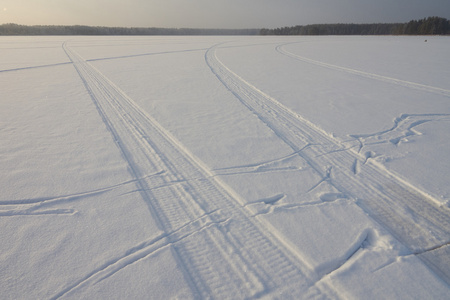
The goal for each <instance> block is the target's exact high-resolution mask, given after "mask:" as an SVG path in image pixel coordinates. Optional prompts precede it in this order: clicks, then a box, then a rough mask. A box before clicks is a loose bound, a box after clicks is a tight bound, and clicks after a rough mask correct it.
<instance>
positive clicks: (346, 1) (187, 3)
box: [0, 0, 450, 28]
mask: <svg viewBox="0 0 450 300" xmlns="http://www.w3.org/2000/svg"><path fill="white" fill-rule="evenodd" d="M430 16H439V17H443V18H447V19H450V0H0V24H4V23H17V24H24V25H92V26H120V27H170V28H181V27H189V28H277V27H284V26H294V25H307V24H318V23H394V22H407V21H410V20H412V19H422V18H425V17H430Z"/></svg>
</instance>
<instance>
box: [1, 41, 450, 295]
mask: <svg viewBox="0 0 450 300" xmlns="http://www.w3.org/2000/svg"><path fill="white" fill-rule="evenodd" d="M425 39H426V40H427V41H426V42H425ZM0 41H1V43H0V52H1V53H2V55H1V57H0V87H1V98H0V99H1V100H0V140H1V141H2V142H1V144H0V165H1V168H2V174H3V175H2V176H1V177H0V187H1V190H2V193H1V194H0V222H1V228H2V230H1V231H0V235H1V240H2V243H1V245H0V262H1V266H2V268H1V270H0V278H1V280H0V292H1V294H2V298H4V299H59V298H61V299H80V298H83V299H95V298H104V299H106V298H108V299H168V298H183V299H184V298H186V299H198V298H213V299H224V298H226V299H247V298H252V299H253V298H265V299H273V298H294V299H306V298H313V299H316V298H319V299H322V298H323V299H327V298H331V299H352V298H354V299H389V298H390V299H399V298H401V299H408V298H411V299H445V298H447V297H448V295H449V292H450V288H449V284H450V271H449V270H450V185H449V184H448V183H449V182H450V157H449V155H448V154H449V151H450V58H449V55H448V53H450V38H449V37H437V36H436V37H420V36H414V37H398V36H379V37H348V36H341V37H336V36H335V37H304V36H298V37H259V36H254V37H232V36H229V37H198V36H197V37H177V36H167V37H165V36H164V37H158V36H152V37H0Z"/></svg>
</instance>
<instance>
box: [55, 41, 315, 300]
mask: <svg viewBox="0 0 450 300" xmlns="http://www.w3.org/2000/svg"><path fill="white" fill-rule="evenodd" d="M63 49H64V51H65V52H66V54H67V55H68V57H69V58H70V59H71V61H72V62H73V65H74V67H75V68H76V70H77V72H78V73H79V75H80V77H81V79H82V81H83V82H84V84H85V86H86V89H87V90H88V91H89V93H90V95H91V98H92V100H93V102H94V104H95V105H96V107H97V110H98V112H99V114H100V116H101V117H102V119H103V122H104V123H105V125H106V127H107V128H108V130H109V131H110V132H111V134H112V136H113V138H114V140H115V142H116V144H117V146H118V148H119V150H120V151H121V153H122V155H123V157H124V158H125V160H126V161H127V162H128V165H129V169H130V173H131V174H132V175H133V177H134V179H135V180H136V184H137V186H138V189H139V191H140V193H141V195H142V197H143V199H144V201H145V202H146V204H147V206H148V208H149V210H150V212H151V213H152V215H153V217H154V219H155V220H156V222H157V223H158V226H159V228H160V229H161V230H162V231H163V233H164V235H165V238H166V239H167V241H168V243H169V244H170V245H171V246H172V247H171V248H172V251H173V253H174V257H175V259H177V260H178V261H179V262H180V263H181V265H182V266H183V268H184V270H185V271H184V273H185V276H186V278H187V280H188V282H189V284H190V285H191V288H192V289H193V292H194V294H197V296H200V297H202V298H209V297H214V298H216V297H218V298H221V297H229V298H253V297H258V296H261V295H264V294H267V293H272V292H280V291H284V290H289V292H290V293H292V294H293V295H301V294H302V292H303V291H304V288H305V287H309V286H312V284H313V279H314V278H313V276H312V275H311V274H310V273H311V272H310V270H308V269H307V268H306V267H305V265H304V264H302V263H301V261H299V260H298V258H297V257H296V256H294V255H293V254H292V253H291V252H290V250H289V249H288V248H286V247H284V246H283V245H282V244H280V243H279V241H278V240H277V239H276V237H275V236H274V235H272V234H271V233H270V232H269V231H268V230H267V228H266V227H265V226H264V225H263V224H261V223H259V221H257V220H255V219H253V218H252V217H251V216H250V213H249V211H247V210H246V209H245V208H244V207H242V205H241V204H240V203H239V201H240V199H239V196H237V195H236V194H235V193H234V192H233V191H232V190H231V189H230V188H229V187H228V186H226V185H225V184H224V183H223V182H221V181H220V180H219V179H218V178H215V177H214V176H212V173H211V172H210V171H209V170H208V169H207V168H206V167H205V166H204V165H203V164H202V162H201V161H199V160H198V159H196V158H195V157H194V156H193V155H192V154H190V152H189V151H188V150H187V149H186V148H184V147H183V146H182V145H181V144H180V143H179V142H178V141H177V140H176V139H175V138H174V137H173V136H172V135H171V134H170V133H169V132H167V131H166V130H165V129H164V128H162V127H161V126H160V125H159V124H158V123H157V122H156V121H155V120H154V119H153V118H152V117H150V116H149V115H147V114H146V113H145V112H144V111H142V110H141V109H140V108H139V107H138V106H137V105H136V104H135V103H134V101H133V100H131V99H130V98H129V97H128V96H126V95H125V93H123V92H122V91H121V90H120V89H119V88H118V87H117V86H115V85H114V84H113V83H112V82H111V81H109V80H108V79H107V78H106V77H105V76H104V75H102V74H101V73H100V72H99V71H98V70H96V69H95V68H94V67H93V66H92V65H90V64H89V63H88V62H86V61H85V60H84V59H83V58H81V57H80V56H79V55H78V54H77V53H75V52H74V51H73V50H71V49H70V48H69V47H67V45H66V44H64V45H63ZM157 172H161V174H160V176H154V177H152V178H151V179H149V178H146V176H147V175H148V173H151V174H155V173H157ZM212 212H214V213H212ZM202 216H204V217H203V218H202V222H203V223H210V224H211V225H210V226H208V227H207V228H204V230H200V229H201V228H203V227H201V226H200V225H198V226H197V227H196V228H192V227H189V228H190V229H191V234H189V235H188V236H187V237H186V238H183V239H180V236H179V234H170V233H172V232H174V231H175V232H177V231H176V229H177V228H183V227H184V226H186V224H191V223H192V222H193V221H194V220H197V219H199V218H201V217H202ZM223 220H228V221H227V222H223ZM199 226H200V227H199ZM133 249H134V248H133ZM131 252H132V251H131ZM124 258H126V257H124ZM119 260H120V259H119ZM117 261H118V260H115V261H113V262H112V263H111V264H110V265H106V266H104V267H103V268H100V269H99V271H98V272H100V271H102V270H103V269H106V268H108V267H109V266H111V267H113V265H115V264H116V262H117ZM124 267H126V265H125V266H124ZM98 272H95V271H94V272H93V273H91V274H90V275H89V276H86V277H85V278H84V279H82V280H81V281H79V282H77V283H75V284H72V285H70V284H69V285H68V286H67V287H65V288H64V290H63V292H60V293H58V294H57V296H55V297H54V298H55V299H56V298H59V297H62V296H65V295H68V294H71V293H74V292H76V291H78V290H79V289H80V288H82V287H85V286H88V285H89V284H91V283H92V282H93V280H94V278H95V277H97V273H98Z"/></svg>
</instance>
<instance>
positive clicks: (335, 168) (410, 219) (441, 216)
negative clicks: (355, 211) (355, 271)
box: [205, 45, 450, 268]
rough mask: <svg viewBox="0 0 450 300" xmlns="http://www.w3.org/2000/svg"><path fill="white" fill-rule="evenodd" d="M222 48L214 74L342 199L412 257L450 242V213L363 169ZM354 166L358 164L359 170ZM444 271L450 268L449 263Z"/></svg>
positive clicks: (387, 176) (380, 171)
mask: <svg viewBox="0 0 450 300" xmlns="http://www.w3.org/2000/svg"><path fill="white" fill-rule="evenodd" d="M218 46H219V45H216V46H213V47H211V48H210V49H209V50H208V51H207V53H206V54H205V60H206V62H207V64H208V65H209V67H210V69H211V71H212V72H213V73H214V74H215V75H216V77H217V78H218V79H219V80H220V81H221V82H222V83H223V85H225V87H226V88H227V89H228V90H229V91H230V92H231V93H233V94H234V95H235V96H236V97H237V98H238V99H239V100H240V101H241V102H242V104H243V105H245V106H246V107H247V108H248V109H249V110H250V111H252V112H253V113H254V114H255V115H256V116H257V117H258V118H259V119H260V120H261V121H262V122H264V123H265V124H266V126H268V127H269V128H270V129H271V130H272V131H273V132H274V133H275V134H276V135H277V136H279V137H280V139H281V140H283V141H284V142H285V143H286V144H287V145H289V146H290V147H291V148H292V149H293V150H294V152H298V153H299V155H300V156H301V157H302V158H303V159H305V160H306V162H307V163H308V164H309V165H310V166H311V167H312V168H313V169H314V170H315V171H316V172H317V173H319V175H320V176H321V177H323V178H325V177H327V178H329V182H330V183H331V184H332V185H333V186H335V187H336V188H337V189H338V190H339V191H340V192H341V193H344V194H346V195H348V196H351V197H352V198H354V199H357V204H358V205H360V206H361V207H362V208H363V209H364V210H366V211H367V212H368V213H369V214H370V215H371V216H372V217H373V218H374V219H375V220H377V221H378V222H380V223H381V224H383V225H384V226H385V227H386V228H387V229H388V230H389V231H390V232H391V233H392V234H393V235H394V236H395V237H396V238H397V239H399V240H400V241H401V242H402V243H404V244H405V245H406V246H408V247H409V248H410V249H411V251H412V252H414V253H418V252H420V251H423V250H425V249H429V248H432V247H435V246H437V245H442V244H445V243H448V242H449V241H450V210H448V209H447V208H445V207H442V206H440V205H439V203H438V201H437V200H435V199H434V198H432V197H431V196H429V195H428V194H426V193H424V192H423V191H421V190H419V189H417V188H415V187H413V186H411V185H410V184H409V183H408V182H406V181H404V180H403V179H401V178H400V177H399V176H397V175H394V174H392V173H391V172H389V171H388V170H386V169H385V168H384V167H383V166H381V165H380V164H377V163H375V162H367V163H365V164H363V162H364V161H365V160H366V159H365V157H364V156H362V155H361V154H359V153H357V152H355V151H353V150H352V149H346V148H345V147H344V145H343V144H342V143H340V142H339V141H338V140H336V139H335V138H333V137H331V136H330V135H329V134H327V133H326V132H324V131H323V130H321V129H320V128H318V127H317V126H315V125H314V124H312V123H311V122H309V121H307V120H306V119H304V118H302V117H301V116H299V115H298V114H296V113H294V112H293V111H291V110H290V109H289V108H287V107H285V106H284V105H282V104H281V103H280V102H278V101H277V100H275V99H273V98H272V97H270V96H268V95H267V94H265V93H264V92H262V91H261V90H259V89H258V88H256V87H255V86H253V85H251V84H250V83H248V82H246V81H245V80H244V79H242V78H241V77H239V75H237V74H236V73H234V72H233V71H231V70H230V69H229V68H227V67H226V66H225V65H224V64H223V63H222V62H221V61H220V60H219V58H218V57H217V55H216V49H217V47H218ZM355 162H359V163H357V165H358V168H357V169H355ZM327 170H332V172H329V173H328V171H327ZM356 171H357V172H356ZM431 267H432V266H431ZM440 267H441V268H450V266H448V265H446V264H445V263H443V264H442V265H441V266H440Z"/></svg>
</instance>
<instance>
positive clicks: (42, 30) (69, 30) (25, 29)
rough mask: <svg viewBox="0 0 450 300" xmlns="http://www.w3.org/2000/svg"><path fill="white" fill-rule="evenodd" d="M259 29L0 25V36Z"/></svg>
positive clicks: (243, 32)
mask: <svg viewBox="0 0 450 300" xmlns="http://www.w3.org/2000/svg"><path fill="white" fill-rule="evenodd" d="M259 33H260V29H196V28H156V27H152V28H140V27H136V28H133V27H131V28H126V27H98V26H81V25H73V26H60V25H50V26H44V25H35V26H26V25H18V24H13V23H9V24H3V25H0V35H257V34H259Z"/></svg>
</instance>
